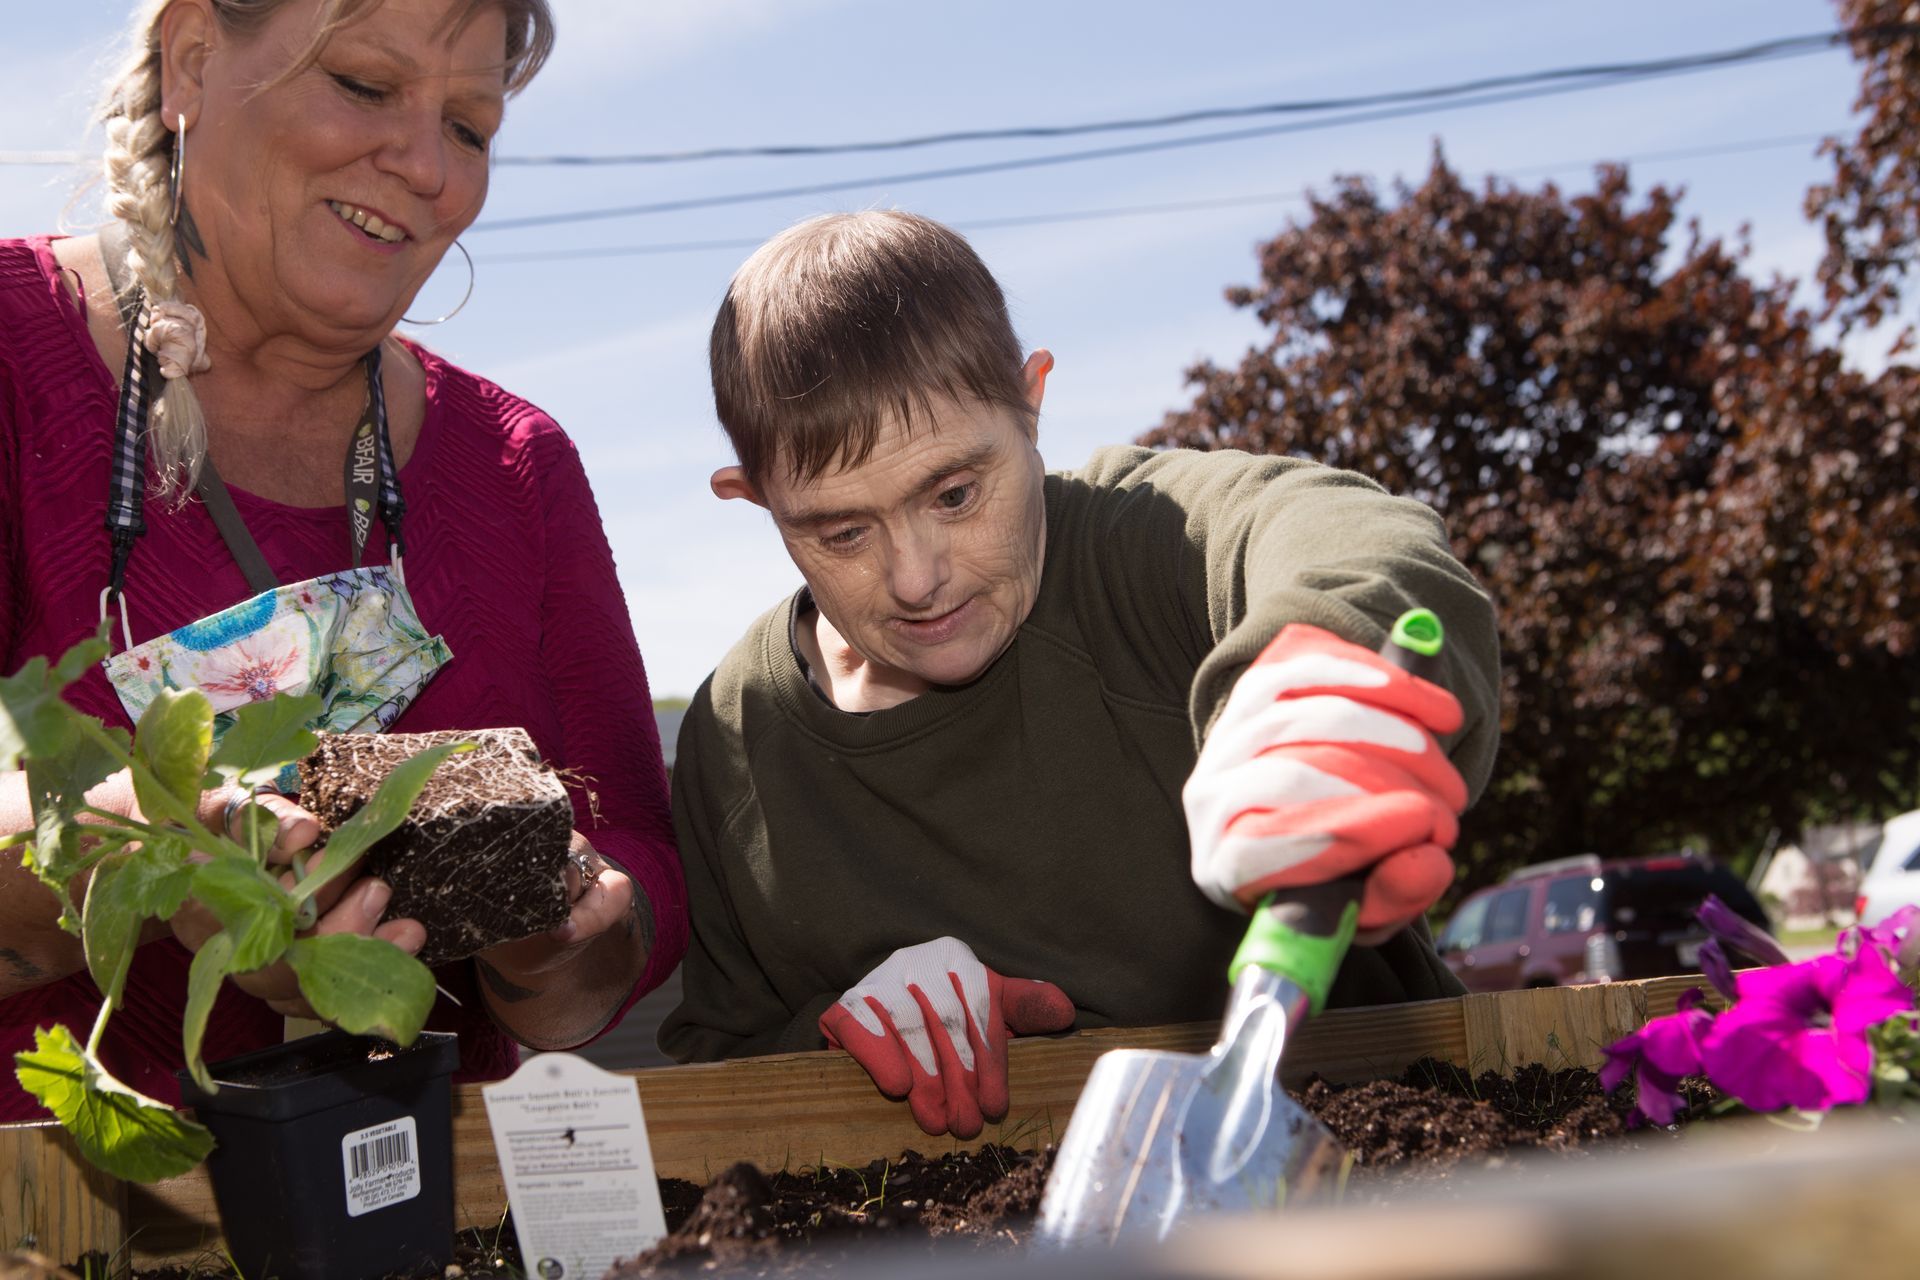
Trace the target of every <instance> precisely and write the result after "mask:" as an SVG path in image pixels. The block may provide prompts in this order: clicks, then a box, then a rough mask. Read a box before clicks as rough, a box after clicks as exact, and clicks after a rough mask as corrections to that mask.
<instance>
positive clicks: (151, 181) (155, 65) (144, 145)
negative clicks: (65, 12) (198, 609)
mask: <svg viewBox="0 0 1920 1280" xmlns="http://www.w3.org/2000/svg"><path fill="white" fill-rule="evenodd" d="M157 25H158V14H156V15H155V22H154V24H153V25H152V26H150V27H149V36H148V39H146V40H144V41H142V42H141V45H142V47H141V48H140V49H139V51H138V52H137V53H136V55H135V58H134V61H133V62H132V63H131V64H130V65H129V66H128V67H127V70H126V72H125V74H123V75H122V76H121V78H120V80H119V83H118V84H117V85H116V86H115V87H114V89H113V91H112V95H111V97H110V98H109V99H108V101H107V104H106V110H105V112H104V115H105V117H106V138H107V150H106V177H107V212H108V213H109V214H110V215H112V216H113V217H114V218H117V219H118V220H119V221H120V222H121V223H122V224H124V225H125V226H126V228H127V232H128V240H129V250H128V253H127V270H128V273H129V274H130V275H131V276H132V277H133V279H134V280H135V281H136V282H137V283H138V284H139V285H140V287H141V288H142V289H143V290H145V291H146V295H147V299H148V301H149V303H150V304H151V303H158V302H174V301H178V300H179V297H180V277H179V264H178V262H177V261H176V259H175V249H174V239H173V227H172V225H171V224H170V222H169V216H170V214H171V212H172V209H173V186H172V167H173V149H174V147H175V145H177V144H176V140H175V139H174V136H173V133H172V131H171V130H169V129H168V128H167V127H166V122H165V120H164V119H163V118H162V116H161V112H160V54H159V50H158V49H157V48H155V47H154V42H155V37H156V35H157V32H156V30H155V28H157ZM143 323H144V322H143ZM137 337H138V338H139V340H140V341H142V342H144V341H145V340H146V337H147V334H146V331H145V330H144V329H143V331H142V332H141V333H140V334H138V335H137ZM153 409H154V413H153V425H152V427H151V429H150V430H151V434H150V444H151V447H152V450H153V455H154V459H155V462H156V463H157V464H158V466H159V470H160V488H161V490H162V491H163V492H167V491H178V492H179V493H180V494H181V495H182V496H185V494H187V493H188V492H190V491H191V490H192V488H193V486H194V485H195V484H196V483H197V482H198V481H199V478H200V465H201V463H202V461H203V460H204V459H205V458H206V453H207V423H206V416H205V414H204V413H203V412H202V411H201V408H200V401H199V398H198V397H197V396H195V395H194V393H193V387H192V386H191V385H190V383H189V381H188V379H187V378H185V377H178V378H166V379H163V380H162V382H161V387H160V388H159V395H158V396H157V397H156V398H155V401H154V406H153Z"/></svg>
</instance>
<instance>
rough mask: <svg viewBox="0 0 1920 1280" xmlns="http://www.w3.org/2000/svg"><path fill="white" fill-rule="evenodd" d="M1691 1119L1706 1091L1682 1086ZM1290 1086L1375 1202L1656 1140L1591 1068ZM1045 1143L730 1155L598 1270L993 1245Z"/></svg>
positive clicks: (1444, 1070) (1032, 1189)
mask: <svg viewBox="0 0 1920 1280" xmlns="http://www.w3.org/2000/svg"><path fill="white" fill-rule="evenodd" d="M1692 1096H1693V1098H1694V1099H1695V1101H1696V1106H1695V1107H1694V1108H1693V1109H1692V1110H1690V1112H1689V1114H1688V1117H1686V1118H1691V1117H1692V1116H1693V1115H1695V1114H1698V1113H1699V1111H1700V1110H1701V1109H1703V1108H1704V1107H1705V1106H1706V1105H1707V1103H1708V1102H1710V1101H1711V1094H1710V1092H1709V1091H1708V1090H1706V1088H1705V1086H1704V1085H1702V1086H1700V1088H1699V1089H1698V1090H1697V1091H1696V1092H1695V1093H1694V1094H1693V1095H1692ZM1296 1097H1297V1098H1298V1100H1299V1101H1300V1102H1301V1104H1302V1105H1303V1106H1305V1107H1306V1108H1307V1109H1308V1110H1309V1111H1311V1112H1312V1113H1313V1114H1314V1115H1315V1116H1316V1117H1317V1118H1318V1119H1319V1120H1320V1121H1321V1123H1323V1124H1325V1125H1326V1126H1327V1128H1328V1129H1329V1130H1331V1131H1332V1132H1333V1134H1334V1136H1335V1137H1336V1138H1338V1139H1339V1140H1340V1142H1341V1145H1342V1146H1344V1147H1345V1148H1346V1150H1347V1152H1348V1153H1349V1154H1350V1155H1351V1156H1352V1157H1353V1169H1352V1171H1351V1173H1350V1175H1349V1178H1348V1182H1347V1188H1346V1198H1347V1199H1349V1200H1352V1199H1355V1198H1359V1199H1361V1200H1363V1201H1365V1200H1380V1199H1386V1198H1388V1197H1389V1196H1390V1195H1391V1194H1392V1188H1393V1187H1395V1186H1405V1185H1407V1184H1408V1183H1409V1182H1413V1183H1415V1184H1419V1185H1420V1186H1421V1189H1422V1190H1428V1189H1429V1188H1430V1186H1431V1185H1432V1184H1436V1183H1437V1184H1443V1185H1444V1183H1445V1182H1446V1181H1447V1180H1448V1179H1449V1178H1450V1177H1452V1176H1453V1174H1454V1173H1455V1172H1456V1171H1461V1170H1466V1169H1476V1168H1483V1167H1487V1166H1489V1165H1493V1164H1497V1163H1499V1162H1501V1161H1503V1160H1505V1159H1506V1158H1507V1157H1508V1156H1509V1155H1511V1154H1516V1153H1518V1152H1521V1151H1527V1150H1535V1149H1537V1150H1544V1151H1548V1152H1559V1153H1567V1154H1570V1155H1577V1154H1581V1153H1584V1152H1586V1151H1589V1150H1591V1149H1592V1148H1594V1147H1595V1146H1596V1145H1605V1144H1612V1145H1617V1144H1619V1143H1621V1142H1640V1141H1659V1140H1663V1139H1665V1138H1666V1137H1668V1136H1669V1135H1667V1134H1666V1133H1664V1132H1662V1131H1651V1132H1646V1133H1643V1134H1642V1135H1641V1136H1632V1135H1629V1131H1628V1128H1627V1113H1628V1111H1629V1110H1630V1109H1631V1107H1632V1100H1631V1098H1630V1097H1628V1096H1625V1095H1618V1096H1614V1097H1608V1096H1607V1095H1606V1094H1605V1093H1603V1092H1602V1091H1601V1089H1600V1081H1599V1078H1598V1077H1597V1076H1596V1075H1595V1074H1594V1073H1593V1072H1591V1071H1586V1070H1580V1069H1572V1070H1562V1071H1548V1070H1547V1069H1546V1068H1544V1067H1539V1066H1531V1067H1525V1068H1522V1069H1521V1070H1520V1071H1519V1072H1517V1073H1516V1074H1515V1075H1514V1077H1513V1078H1512V1079H1505V1078H1502V1077H1500V1076H1497V1075H1494V1074H1493V1073H1491V1072H1489V1073H1486V1074H1484V1075H1482V1076H1480V1077H1478V1078H1477V1079H1476V1078H1473V1077H1470V1076H1469V1075H1468V1074H1467V1073H1466V1072H1464V1071H1462V1070H1461V1069H1460V1068H1458V1067H1455V1066H1452V1065H1451V1064H1448V1063H1441V1062H1434V1061H1431V1060H1423V1061H1421V1062H1418V1063H1415V1064H1414V1065H1413V1066H1411V1067H1409V1068H1408V1069H1407V1071H1406V1072H1405V1074H1403V1075H1402V1076H1401V1078H1400V1079H1398V1080H1384V1081H1373V1082H1370V1083H1366V1084H1359V1085H1336V1084H1329V1083H1327V1082H1325V1081H1323V1080H1318V1079H1315V1080H1313V1081H1311V1082H1309V1083H1308V1084H1307V1085H1306V1087H1305V1088H1303V1089H1302V1090H1300V1091H1299V1092H1298V1094H1296ZM1052 1158H1053V1157H1052V1152H1050V1151H1049V1152H1044V1153H1042V1154H1040V1155H1037V1156H1035V1155H1027V1154H1022V1153H1018V1152H1013V1151H1009V1150H1006V1149H1004V1148H987V1149H985V1150H983V1151H981V1152H977V1153H972V1154H961V1155H948V1156H942V1157H940V1158H938V1159H935V1160H929V1159H926V1158H924V1157H921V1156H918V1155H911V1154H910V1155H909V1156H907V1157H906V1158H904V1159H902V1160H901V1161H898V1162H896V1163H894V1164H892V1165H887V1164H885V1163H884V1162H876V1163H875V1164H872V1165H869V1166H868V1167H867V1168H865V1169H862V1170H857V1171H856V1170H850V1169H845V1170H833V1171H830V1172H828V1173H825V1174H820V1175H818V1176H816V1175H815V1174H813V1173H811V1172H807V1173H799V1174H793V1173H779V1174H775V1175H773V1176H772V1177H768V1176H766V1175H763V1174H762V1173H760V1171H758V1170H756V1169H754V1168H753V1167H752V1166H751V1165H735V1166H734V1167H733V1168H731V1169H729V1170H727V1171H726V1172H725V1173H724V1174H722V1175H721V1176H720V1177H719V1178H716V1179H715V1180H714V1181H713V1182H712V1183H711V1184H709V1186H708V1187H707V1188H706V1189H705V1191H704V1192H702V1191H701V1190H699V1189H698V1188H695V1187H693V1186H691V1185H690V1184H688V1183H676V1182H663V1183H661V1189H662V1196H663V1198H664V1199H665V1200H666V1203H667V1225H668V1228H669V1233H668V1235H667V1237H666V1238H665V1239H664V1240H662V1241H661V1242H660V1243H659V1244H658V1245H657V1246H656V1247H654V1248H653V1249H651V1250H649V1251H648V1252H647V1253H645V1254H643V1255H641V1256H640V1257H639V1258H637V1259H635V1260H633V1261H632V1262H631V1263H628V1264H626V1265H624V1266H622V1267H619V1268H616V1269H615V1271H614V1272H613V1273H612V1274H611V1275H610V1276H609V1280H616V1277H617V1280H640V1278H642V1277H652V1276H663V1275H675V1274H681V1273H691V1272H694V1271H699V1272H701V1273H705V1274H716V1273H717V1274H721V1275H738V1276H781V1275H794V1274H801V1273H803V1272H804V1273H809V1274H810V1273H813V1272H814V1271H815V1270H817V1269H819V1268H821V1267H823V1266H826V1267H830V1266H831V1265H833V1264H834V1263H836V1262H839V1261H841V1260H843V1259H845V1258H846V1257H847V1256H848V1255H849V1254H850V1253H851V1252H852V1251H853V1250H854V1249H856V1248H858V1247H860V1246H862V1245H865V1244H868V1243H875V1242H883V1241H884V1242H890V1243H893V1244H895V1245H897V1246H907V1245H919V1244H920V1243H921V1242H923V1241H924V1242H925V1247H926V1249H927V1250H928V1251H929V1252H950V1251H956V1250H974V1251H996V1250H1007V1249H1015V1248H1018V1247H1020V1246H1021V1245H1023V1244H1025V1243H1026V1241H1027V1238H1028V1236H1029V1235H1030V1233H1031V1231H1032V1229H1033V1223H1034V1219H1035V1217H1036V1215H1037V1214H1038V1212H1039V1208H1040V1198H1041V1195H1042V1193H1043V1192H1044V1190H1045V1188H1046V1175H1047V1171H1048V1169H1049V1168H1050V1167H1051V1165H1052Z"/></svg>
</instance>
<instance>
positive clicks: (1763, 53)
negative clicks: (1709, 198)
mask: <svg viewBox="0 0 1920 1280" xmlns="http://www.w3.org/2000/svg"><path fill="white" fill-rule="evenodd" d="M1915 34H1920V24H1914V23H1882V24H1879V25H1875V26H1867V27H1855V28H1850V29H1846V30H1840V31H1819V32H1813V33H1810V34H1807V35H1798V36H1784V37H1781V38H1779V39H1775V40H1766V41H1762V42H1760V43H1758V44H1751V45H1742V46H1740V47H1738V48H1733V49H1717V50H1709V51H1706V52H1702V53H1685V54H1675V55H1673V56H1671V57H1665V58H1650V59H1644V60H1641V61H1635V62H1612V63H1594V64H1589V65H1585V66H1572V67H1554V68H1549V69H1547V70H1543V71H1525V72H1514V73H1510V74H1507V75H1498V76H1484V77H1481V78H1479V79H1476V80H1464V81H1458V82H1454V83H1450V84H1438V85H1428V86H1425V87H1422V88H1418V89H1399V90H1392V91H1388V92H1382V93H1366V94H1354V95H1349V96H1345V97H1337V98H1309V99H1297V100H1293V101H1286V102H1267V103H1257V104H1254V105H1251V106H1233V107H1208V108H1202V109H1198V110H1193V111H1182V112H1175V113H1172V114H1169V115H1159V116H1138V117H1132V118H1127V119H1118V120H1097V121H1090V122H1083V123H1078V124H1052V125H1023V126H1018V127H1012V128H1002V129H959V130H952V131H949V132H945V133H929V134H920V135H917V136H913V137H906V138H888V139H881V140H877V141H862V142H833V143H796V144H775V145H764V146H737V147H707V148H703V149H698V150H690V151H649V152H635V153H628V154H614V155H564V154H562V155H523V156H516V155H506V156H499V157H497V158H496V159H495V160H494V163H495V164H496V165H500V166H513V167H532V166H562V167H591V166H604V165H664V164H682V163H687V162H691V161H703V160H721V159H750V158H769V157H794V156H827V155H847V154H857V153H871V152H880V151H904V150H909V149H913V148H919V147H932V146H945V145H948V144H952V143H959V142H986V141H1009V140H1015V139H1033V138H1068V137H1080V136H1085V135H1088V134H1098V133H1120V132H1130V131H1135V130H1142V129H1167V128H1174V127H1177V126H1180V125H1187V124H1199V123H1202V122H1204V121H1208V120H1232V119H1245V118H1247V117H1251V116H1263V115H1303V114H1310V113H1317V112H1326V111H1350V110H1357V109H1362V108H1369V107H1381V106H1392V105H1401V104H1406V103H1414V102H1430V101H1437V100H1443V99H1446V98H1454V97H1465V96H1471V95H1474V94H1480V93H1486V92H1489V91H1493V90H1500V89H1513V88H1520V87H1525V86H1532V85H1547V84H1556V83H1564V82H1580V81H1588V80H1595V81H1605V82H1612V81H1615V80H1617V79H1619V78H1622V77H1624V78H1628V79H1640V78H1644V77H1650V76H1659V75H1670V74H1686V73H1691V72H1695V71H1709V70H1714V69H1716V68H1719V67H1725V66H1734V65H1738V64H1741V63H1747V62H1755V61H1768V60H1772V59H1776V58H1792V57H1802V56H1805V55H1807V54H1813V53H1822V52H1825V51H1827V50H1829V49H1833V48H1837V47H1839V46H1840V45H1841V44H1842V43H1844V42H1847V41H1878V40H1887V39H1893V38H1895V37H1899V36H1905V35H1915ZM80 159H81V154H80V153H79V152H77V151H0V166H7V165H70V164H75V163H78V162H79V160H80Z"/></svg>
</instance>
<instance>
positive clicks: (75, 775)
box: [26, 730, 129, 905]
mask: <svg viewBox="0 0 1920 1280" xmlns="http://www.w3.org/2000/svg"><path fill="white" fill-rule="evenodd" d="M108 733H109V735H110V737H111V739H112V740H113V741H114V742H115V743H116V745H118V746H119V747H120V748H121V749H122V750H123V751H124V750H126V748H127V744H128V742H129V739H128V738H127V735H126V734H125V733H124V732H122V731H120V730H108ZM120 768H121V763H120V761H119V760H117V759H115V758H114V755H113V753H112V752H111V751H110V750H109V749H108V748H107V747H106V745H104V744H103V743H100V742H98V741H96V740H95V739H94V738H93V737H92V736H91V735H88V734H85V733H80V734H76V735H75V737H74V739H73V741H72V742H71V743H70V744H69V746H68V749H67V750H66V751H64V752H62V753H61V754H60V755H58V756H54V757H52V758H50V759H41V758H38V757H34V758H30V759H29V760H28V761H27V762H26V772H27V797H28V800H29V802H30V803H31V805H32V806H33V815H34V833H33V855H32V858H31V860H30V863H29V865H30V866H31V868H32V870H33V872H34V874H35V875H37V876H39V877H40V879H41V881H42V882H43V883H44V884H46V886H47V887H48V888H50V889H52V890H53V891H54V893H55V894H57V895H59V897H60V898H61V901H62V904H63V905H65V904H66V901H67V884H68V882H69V881H71V880H72V879H73V877H74V876H76V875H78V874H80V873H81V872H82V871H84V870H86V869H87V868H88V867H89V866H91V865H92V864H93V863H94V862H96V861H98V859H99V857H100V855H101V853H102V850H101V849H99V848H98V847H96V846H93V845H92V843H91V842H92V841H93V840H95V839H98V838H99V836H100V833H101V829H100V828H99V827H98V826H95V827H93V828H92V829H91V830H90V831H87V830H83V829H82V827H81V825H80V822H79V820H78V818H77V816H76V815H77V813H78V811H79V810H80V808H81V807H82V806H84V805H85V804H86V802H87V792H88V790H89V789H91V788H93V787H95V786H97V785H99V784H100V783H101V782H103V781H105V780H106V779H107V778H108V777H110V776H112V775H113V774H114V773H116V772H118V771H119V770H120Z"/></svg>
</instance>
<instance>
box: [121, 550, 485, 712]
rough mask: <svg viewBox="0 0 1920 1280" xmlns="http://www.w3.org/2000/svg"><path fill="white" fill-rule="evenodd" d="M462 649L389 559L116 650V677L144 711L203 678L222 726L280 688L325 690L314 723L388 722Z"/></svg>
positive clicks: (128, 704) (130, 703) (124, 699)
mask: <svg viewBox="0 0 1920 1280" xmlns="http://www.w3.org/2000/svg"><path fill="white" fill-rule="evenodd" d="M452 657H453V655H452V654H451V653H450V652H449V651H448V650H447V646H446V643H445V642H444V641H442V640H441V639H440V637H438V636H432V635H428V634H427V632H426V629H425V628H424V627H422V626H421V625H420V617H419V615H418V614H417V613H416V612H415V611H414V606H413V600H412V599H411V598H410V597H409V596H408V595H407V593H406V589H405V587H404V586H403V585H402V584H401V583H400V582H399V581H398V579H397V576H396V575H395V574H394V573H393V571H392V570H391V569H390V568H389V567H388V566H386V565H372V566H368V567H365V568H360V569H348V570H345V571H342V572H340V573H330V574H328V575H326V576H325V577H322V578H312V579H309V580H307V581H306V582H296V583H294V584H293V585H291V586H285V587H278V588H276V589H274V590H272V591H264V592H262V593H260V594H259V595H257V596H254V597H253V598H252V599H250V600H245V601H242V602H241V603H239V604H237V605H234V606H233V607H232V608H231V609H223V610H221V611H220V612H219V613H216V614H213V615H212V616H210V617H206V618H202V619H201V620H200V621H198V622H192V623H188V624H187V625H186V626H184V627H181V628H179V629H177V630H175V631H170V632H168V633H167V634H166V635H163V636H156V637H155V638H153V639H152V640H149V641H147V642H146V643H145V644H141V645H137V646H135V647H134V648H131V649H128V650H126V651H125V652H123V653H118V654H115V655H114V656H113V657H111V658H109V659H107V662H106V668H107V678H108V679H109V680H110V681H112V682H113V687H114V690H115V692H117V693H118V694H119V695H120V703H121V705H122V706H124V707H125V708H126V709H127V714H128V715H129V716H131V717H132V718H133V719H134V720H135V721H136V722H137V721H138V720H139V719H140V716H141V713H143V712H144V711H145V710H146V709H147V704H148V703H150V702H152V701H153V699H154V695H156V694H157V693H159V692H160V690H162V689H198V690H200V691H201V692H202V693H204V694H206V695H207V698H208V700H209V701H211V702H212V703H213V709H214V712H215V719H214V732H215V733H219V732H221V731H222V730H224V729H225V728H226V726H227V725H228V724H229V723H231V721H232V712H233V710H234V709H235V708H236V707H241V706H244V705H245V704H247V703H249V702H260V701H263V700H265V699H267V698H271V697H273V696H274V695H275V694H279V693H311V694H318V695H319V697H320V698H321V700H322V702H323V703H324V704H325V709H324V710H323V711H322V712H321V714H320V716H319V718H318V719H317V720H315V721H313V722H312V723H311V724H310V726H309V727H311V728H315V729H326V730H330V731H332V732H335V733H378V732H381V731H383V730H385V729H386V728H387V727H388V726H390V725H391V724H392V723H393V722H394V720H395V719H397V718H398V717H399V715H400V713H401V712H402V711H405V710H406V709H407V707H408V706H409V705H410V704H411V703H412V701H413V699H414V697H415V695H417V694H418V693H419V692H420V688H421V686H423V685H424V684H426V682H427V681H428V680H429V679H430V678H431V677H432V676H433V673H434V672H436V671H438V670H439V669H440V668H441V667H442V666H444V665H446V663H447V661H448V660H449V659H451V658H452Z"/></svg>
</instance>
